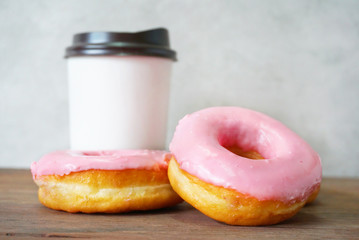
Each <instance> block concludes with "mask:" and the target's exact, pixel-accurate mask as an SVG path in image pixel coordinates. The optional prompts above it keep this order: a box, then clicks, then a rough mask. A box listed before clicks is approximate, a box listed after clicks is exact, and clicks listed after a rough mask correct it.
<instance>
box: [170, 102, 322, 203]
mask: <svg viewBox="0 0 359 240" xmlns="http://www.w3.org/2000/svg"><path fill="white" fill-rule="evenodd" d="M230 146H238V147H240V148H242V149H243V150H245V151H250V150H252V151H253V150H254V151H257V152H259V153H260V154H261V155H262V156H263V157H264V158H265V159H262V160H252V159H248V158H244V157H241V156H238V155H236V154H234V153H232V152H230V151H229V150H227V149H226V148H225V147H230ZM170 150H171V152H172V153H173V155H174V156H175V158H176V160H177V162H178V163H179V165H180V168H181V169H182V170H184V171H186V172H188V173H190V174H192V175H194V176H197V177H198V178H199V179H201V180H203V181H205V182H208V183H211V184H213V185H216V186H222V187H225V188H231V189H234V190H237V191H238V192H241V193H243V194H246V195H249V196H252V197H255V198H257V199H258V200H280V201H282V202H294V201H303V200H305V199H307V198H308V197H309V195H310V194H311V193H312V192H313V191H314V189H315V188H316V187H317V186H318V185H319V184H320V182H321V178H322V167H321V160H320V158H319V156H318V154H317V153H316V152H314V151H313V150H312V148H311V147H310V146H309V145H308V144H307V143H306V142H305V141H304V140H302V139H301V138H300V137H299V136H298V135H296V134H295V133H294V132H292V131H291V130H289V129H288V128H287V127H285V126H284V125H283V124H282V123H280V122H278V121H276V120H274V119H272V118H270V117H268V116H266V115H264V114H262V113H258V112H255V111H251V110H248V109H243V108H238V107H214V108H207V109H204V110H201V111H198V112H195V113H193V114H190V115H187V116H185V117H184V118H183V119H182V120H181V121H180V122H179V124H178V126H177V128H176V131H175V134H174V137H173V139H172V142H171V144H170Z"/></svg>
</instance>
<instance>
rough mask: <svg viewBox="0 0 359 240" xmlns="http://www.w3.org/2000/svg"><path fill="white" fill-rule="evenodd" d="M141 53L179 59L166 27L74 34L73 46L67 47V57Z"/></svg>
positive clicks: (142, 54)
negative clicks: (139, 30)
mask: <svg viewBox="0 0 359 240" xmlns="http://www.w3.org/2000/svg"><path fill="white" fill-rule="evenodd" d="M103 55H116V56H126V55H140V56H155V57H163V58H169V59H172V60H174V61H176V60H177V58H176V52H175V51H173V50H171V49H170V43H169V37H168V31H167V29H165V28H156V29H150V30H147V31H141V32H135V33H127V32H87V33H78V34H76V35H74V38H73V43H72V46H70V47H68V48H66V55H65V58H68V57H76V56H103Z"/></svg>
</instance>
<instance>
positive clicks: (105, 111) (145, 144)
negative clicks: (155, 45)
mask: <svg viewBox="0 0 359 240" xmlns="http://www.w3.org/2000/svg"><path fill="white" fill-rule="evenodd" d="M172 64H173V61H172V60H171V59H168V58H162V57H153V56H136V55H129V56H75V57H69V58H67V67H68V81H69V105H70V106H69V109H70V146H71V149H74V150H110V149H165V144H166V132H167V131H166V130H167V112H168V98H169V85H170V76H171V68H172Z"/></svg>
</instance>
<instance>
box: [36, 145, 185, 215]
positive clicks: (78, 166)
mask: <svg viewBox="0 0 359 240" xmlns="http://www.w3.org/2000/svg"><path fill="white" fill-rule="evenodd" d="M170 156H171V154H169V153H168V152H164V151H152V150H115V151H56V152H53V153H50V154H47V155H45V156H44V157H42V158H41V159H40V160H39V161H38V162H34V163H33V164H32V165H31V172H32V176H33V179H34V181H35V183H36V184H37V185H38V186H39V191H38V197H39V200H40V202H41V203H42V204H44V205H45V206H47V207H49V208H52V209H56V210H63V211H67V212H85V213H95V212H106V213H120V212H128V211H134V210H150V209H157V208H162V207H169V206H173V205H175V204H177V203H179V202H181V201H182V199H181V198H180V197H179V196H178V195H177V194H176V193H175V192H174V191H173V189H172V187H171V185H170V183H169V180H168V176H167V168H168V161H169V158H170Z"/></svg>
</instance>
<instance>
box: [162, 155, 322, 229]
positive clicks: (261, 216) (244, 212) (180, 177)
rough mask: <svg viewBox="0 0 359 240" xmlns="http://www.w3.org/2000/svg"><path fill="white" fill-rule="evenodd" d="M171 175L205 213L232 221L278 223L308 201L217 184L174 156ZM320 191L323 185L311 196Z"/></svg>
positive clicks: (177, 187)
mask: <svg viewBox="0 0 359 240" xmlns="http://www.w3.org/2000/svg"><path fill="white" fill-rule="evenodd" d="M168 177H169V179H170V182H171V185H172V187H173V189H174V190H175V191H176V192H177V193H178V194H179V195H180V196H181V197H182V198H183V199H184V200H185V201H186V202H188V203H189V204H191V205H192V206H193V207H195V208H197V209H198V210H199V211H201V212H202V213H203V214H205V215H207V216H209V217H211V218H213V219H215V220H218V221H221V222H224V223H227V224H231V225H270V224H275V223H278V222H281V221H284V220H286V219H288V218H290V217H292V216H293V215H294V214H296V213H297V212H298V211H299V210H300V208H301V207H303V206H304V205H305V203H306V202H305V201H303V202H295V203H293V204H287V203H283V202H281V201H259V200H257V199H256V198H254V197H250V196H246V195H244V194H242V193H239V192H237V191H235V190H232V189H226V188H223V187H218V186H214V185H212V184H209V183H206V182H204V181H202V180H200V179H198V178H197V177H195V176H193V175H191V174H189V173H187V172H185V171H183V170H181V169H180V168H179V165H178V163H177V161H176V159H175V158H174V157H172V159H171V161H170V163H169V167H168ZM318 192H319V186H318V188H317V190H316V191H314V193H313V194H312V196H311V197H309V200H311V201H312V200H314V198H315V197H316V195H317V194H318Z"/></svg>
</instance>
